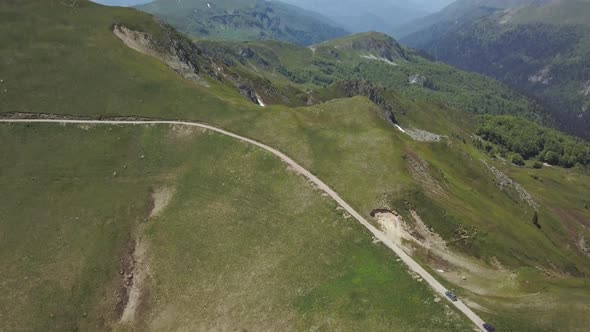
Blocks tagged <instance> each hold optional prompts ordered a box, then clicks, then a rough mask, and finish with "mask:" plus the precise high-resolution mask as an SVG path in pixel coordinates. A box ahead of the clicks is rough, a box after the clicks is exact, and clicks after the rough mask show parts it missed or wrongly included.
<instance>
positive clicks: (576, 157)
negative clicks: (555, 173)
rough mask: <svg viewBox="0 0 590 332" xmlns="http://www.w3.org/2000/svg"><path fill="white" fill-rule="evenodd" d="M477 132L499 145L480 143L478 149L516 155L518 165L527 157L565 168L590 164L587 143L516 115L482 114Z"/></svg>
mask: <svg viewBox="0 0 590 332" xmlns="http://www.w3.org/2000/svg"><path fill="white" fill-rule="evenodd" d="M476 133H477V135H479V136H480V137H481V138H482V139H484V140H485V141H487V142H491V143H493V144H495V145H496V147H494V146H493V145H490V144H486V143H487V142H485V143H482V142H477V143H476V145H477V146H478V147H479V148H483V149H485V150H486V151H488V152H493V151H494V148H496V149H497V150H499V151H498V152H501V153H504V154H507V153H512V154H515V155H512V156H511V158H512V161H513V162H514V163H515V164H517V165H519V164H521V165H522V164H524V159H528V160H530V159H537V160H540V161H543V162H546V163H548V164H551V165H556V166H563V167H573V166H576V165H583V166H588V165H590V145H589V144H588V142H586V141H583V140H580V139H576V138H573V137H571V136H568V135H565V134H562V133H560V132H558V131H556V130H553V129H549V128H546V127H542V126H540V125H538V124H535V123H532V122H530V121H527V120H524V119H521V118H517V117H514V116H493V117H492V116H486V117H483V120H482V122H481V124H480V125H479V127H478V129H477V132H476Z"/></svg>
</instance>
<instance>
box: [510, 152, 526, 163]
mask: <svg viewBox="0 0 590 332" xmlns="http://www.w3.org/2000/svg"><path fill="white" fill-rule="evenodd" d="M510 162H511V163H513V164H514V165H517V166H524V165H525V162H524V159H523V158H522V156H521V155H520V154H518V153H515V154H513V155H512V157H511V158H510Z"/></svg>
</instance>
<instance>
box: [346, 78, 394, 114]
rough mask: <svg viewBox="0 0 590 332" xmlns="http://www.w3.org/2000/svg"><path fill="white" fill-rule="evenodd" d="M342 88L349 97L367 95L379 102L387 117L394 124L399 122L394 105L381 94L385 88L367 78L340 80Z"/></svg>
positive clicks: (376, 102)
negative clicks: (366, 79)
mask: <svg viewBox="0 0 590 332" xmlns="http://www.w3.org/2000/svg"><path fill="white" fill-rule="evenodd" d="M339 84H340V88H341V89H342V90H343V91H344V93H345V94H346V96H347V97H354V96H365V97H367V98H369V99H370V100H371V101H372V102H374V103H375V104H377V105H378V106H379V107H380V108H381V109H382V110H383V111H384V112H385V118H386V119H387V120H388V121H390V122H391V123H393V124H397V120H396V119H395V114H394V111H393V105H391V104H390V103H389V102H388V101H387V100H385V98H383V97H382V96H381V91H382V90H383V88H381V87H379V86H377V85H375V84H374V83H371V82H369V81H365V80H353V81H343V82H340V83H339Z"/></svg>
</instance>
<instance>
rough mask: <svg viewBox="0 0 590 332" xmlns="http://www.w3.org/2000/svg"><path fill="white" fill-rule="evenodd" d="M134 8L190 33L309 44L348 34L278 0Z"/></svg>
mask: <svg viewBox="0 0 590 332" xmlns="http://www.w3.org/2000/svg"><path fill="white" fill-rule="evenodd" d="M136 8H138V9H140V10H142V11H145V12H148V13H151V14H154V15H156V16H159V17H160V18H162V19H163V20H165V21H166V22H168V23H170V24H171V25H172V26H174V27H175V28H177V29H178V30H180V31H182V32H184V33H186V34H188V35H190V36H193V37H207V38H212V39H222V40H233V41H245V40H267V39H273V40H280V41H285V42H291V43H295V44H300V45H311V44H315V43H319V42H322V41H325V40H328V39H332V38H337V37H341V36H344V35H347V34H348V32H347V31H346V30H345V29H343V28H340V27H338V24H337V23H335V22H332V21H331V20H330V19H328V18H326V17H323V16H322V15H320V14H317V13H314V12H310V11H307V10H304V9H300V8H298V7H295V6H292V5H289V4H286V3H283V2H279V1H266V0H223V1H211V0H183V1H177V0H157V1H154V2H151V3H149V4H145V5H140V6H137V7H136Z"/></svg>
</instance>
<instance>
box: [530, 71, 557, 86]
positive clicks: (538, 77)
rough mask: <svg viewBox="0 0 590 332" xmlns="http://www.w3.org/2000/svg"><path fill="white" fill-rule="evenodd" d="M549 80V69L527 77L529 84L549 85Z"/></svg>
mask: <svg viewBox="0 0 590 332" xmlns="http://www.w3.org/2000/svg"><path fill="white" fill-rule="evenodd" d="M551 80H553V76H551V69H550V68H549V67H547V68H543V69H542V70H540V71H539V72H538V73H536V74H533V75H531V76H529V82H531V83H540V84H543V85H549V83H551Z"/></svg>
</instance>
